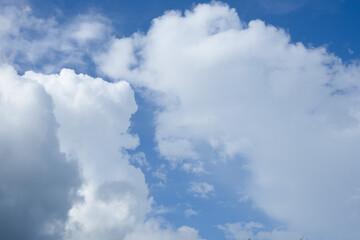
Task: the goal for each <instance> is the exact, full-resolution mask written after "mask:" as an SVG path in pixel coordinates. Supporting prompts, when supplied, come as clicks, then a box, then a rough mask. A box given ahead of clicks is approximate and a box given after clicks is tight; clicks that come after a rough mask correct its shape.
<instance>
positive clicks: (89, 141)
mask: <svg viewBox="0 0 360 240" xmlns="http://www.w3.org/2000/svg"><path fill="white" fill-rule="evenodd" d="M24 78H25V79H29V80H32V81H37V82H38V83H40V84H41V85H43V86H44V89H45V90H46V92H47V93H48V94H50V95H51V97H52V99H53V101H54V114H55V116H56V119H57V120H58V122H59V125H60V128H59V131H58V138H59V142H60V148H61V150H62V151H63V152H64V153H66V154H67V155H68V156H70V157H71V158H73V159H76V160H77V161H78V163H79V166H80V169H81V172H82V176H83V179H84V180H83V185H82V187H81V188H80V191H79V192H78V194H79V196H80V197H81V198H82V201H79V202H77V203H76V204H74V205H73V206H72V208H71V209H70V211H69V219H68V221H67V223H66V226H65V228H66V232H65V234H64V239H68V240H70V239H76V240H79V239H106V240H111V239H138V237H139V236H142V235H144V234H145V235H146V236H154V239H157V238H158V236H160V235H161V236H164V239H184V237H185V239H194V240H195V239H199V238H198V237H197V232H196V231H195V230H194V229H192V228H189V227H182V228H180V229H178V230H176V231H174V230H172V229H171V228H165V229H164V228H162V227H161V226H160V223H159V222H158V221H157V220H155V219H147V218H146V214H148V213H150V211H151V203H152V199H151V198H148V189H147V185H146V183H145V178H144V175H143V173H142V172H141V170H140V169H137V168H135V167H133V166H131V165H130V164H129V161H130V160H131V158H130V157H129V156H128V155H127V153H126V149H134V148H135V147H136V146H137V145H138V137H137V136H136V135H132V134H130V133H129V132H128V131H129V130H128V129H129V127H130V118H131V116H132V114H133V113H135V111H136V110H137V105H136V103H135V98H134V93H133V91H132V89H131V88H130V85H129V84H128V83H127V82H124V81H121V82H116V83H109V82H105V81H104V80H102V79H100V78H92V77H90V76H87V75H84V74H76V73H75V72H74V71H73V70H69V69H63V70H62V71H61V72H60V74H54V75H44V74H39V73H34V72H26V73H25V75H24ZM144 157H145V156H144V155H143V154H138V155H135V156H134V157H133V158H135V159H137V160H139V159H140V158H141V159H140V160H141V161H140V160H139V161H138V162H140V163H141V164H145V162H146V161H145V158H144ZM137 160H136V161H137ZM167 236H168V237H167Z"/></svg>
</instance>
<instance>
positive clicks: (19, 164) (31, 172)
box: [0, 65, 80, 240]
mask: <svg viewBox="0 0 360 240" xmlns="http://www.w3.org/2000/svg"><path fill="white" fill-rule="evenodd" d="M0 112H1V114H0V166H1V167H0V238H1V239H30V240H32V239H60V237H61V234H62V232H63V230H64V223H65V221H66V219H67V214H68V211H69V210H70V208H71V206H72V204H73V203H74V199H75V198H74V197H75V193H76V191H77V188H78V187H79V185H80V178H79V172H78V167H77V164H76V163H75V162H74V161H71V160H70V159H68V158H66V156H65V155H64V154H63V153H61V152H60V149H59V141H58V139H57V137H56V132H57V130H58V123H57V120H56V118H55V116H54V114H53V102H52V99H51V97H50V96H49V95H48V94H47V93H46V92H45V90H44V88H43V87H42V86H41V85H40V84H38V83H36V82H34V81H30V80H26V79H24V78H22V77H20V76H19V75H18V74H17V73H16V71H15V70H14V69H13V68H12V67H10V66H8V65H1V66H0Z"/></svg>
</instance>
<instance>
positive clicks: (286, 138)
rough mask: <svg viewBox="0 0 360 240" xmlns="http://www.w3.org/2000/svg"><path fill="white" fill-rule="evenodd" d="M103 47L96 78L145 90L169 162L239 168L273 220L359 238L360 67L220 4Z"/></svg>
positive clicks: (313, 233) (312, 233) (171, 15)
mask: <svg viewBox="0 0 360 240" xmlns="http://www.w3.org/2000/svg"><path fill="white" fill-rule="evenodd" d="M131 40H132V41H131ZM118 45H121V46H122V47H121V48H120V47H119V49H121V51H119V52H118V54H116V52H115V51H116V49H117V48H116V47H114V46H118ZM109 49H110V50H109V53H108V55H109V56H111V57H112V59H113V61H112V62H111V64H110V63H109V62H106V61H98V64H99V71H100V72H103V73H105V74H107V75H108V76H110V77H112V78H114V79H118V78H126V79H127V80H129V81H130V82H131V83H133V84H134V85H135V86H138V87H145V89H146V90H147V91H146V92H145V93H146V94H145V95H146V96H148V99H151V100H152V101H154V102H155V103H156V104H157V105H158V106H159V107H160V109H161V110H160V111H159V112H158V113H157V115H156V133H155V134H156V137H155V138H156V141H157V144H158V150H159V152H160V154H162V156H164V157H165V158H166V159H168V160H169V161H171V162H172V163H174V164H182V165H183V164H190V165H191V166H192V165H194V163H199V164H200V165H201V164H202V163H204V162H206V161H207V159H209V160H216V159H218V160H230V159H239V158H242V159H245V161H246V163H247V169H248V171H249V172H250V177H249V180H248V181H247V189H246V191H244V193H245V194H246V195H248V196H249V197H250V198H251V200H252V201H253V202H254V204H255V205H256V206H257V207H259V208H261V209H263V210H264V211H265V213H267V214H268V215H269V216H271V217H273V218H275V219H277V220H280V221H282V222H284V223H285V224H287V226H288V228H289V229H294V230H296V231H298V232H301V233H304V234H305V235H307V236H309V237H313V238H319V239H323V238H327V239H338V238H348V239H356V236H358V235H359V234H360V232H359V230H358V228H357V226H358V225H359V224H360V217H359V209H358V208H357V207H356V206H357V205H358V204H359V201H358V199H357V198H356V197H354V196H357V189H358V188H359V184H360V183H359V181H358V177H357V172H358V171H359V170H360V162H359V159H358V156H360V152H359V151H360V150H359V148H358V142H359V138H360V131H359V129H360V128H359V126H360V125H359V123H360V122H359V121H360V118H359V115H360V114H359V113H360V104H359V98H358V96H359V90H358V89H359V87H360V86H359V85H360V82H359V77H360V68H359V66H358V64H356V63H351V64H343V63H342V62H341V59H339V58H337V57H336V56H334V55H332V54H330V53H328V52H327V51H326V49H324V48H308V47H305V46H304V45H303V44H302V43H292V42H291V40H290V36H289V35H288V34H286V33H285V31H284V30H282V29H279V28H276V27H273V26H270V25H266V24H265V23H264V22H262V21H260V20H254V21H251V22H249V23H248V24H245V23H242V22H241V21H240V20H239V18H238V16H237V14H236V12H235V10H234V9H230V8H229V7H228V6H227V5H224V4H221V3H218V2H213V3H212V4H201V5H198V6H196V7H195V8H194V9H193V10H192V11H186V12H185V13H184V15H182V14H181V13H180V12H177V11H170V12H167V13H165V14H164V15H163V16H161V17H159V18H156V19H154V21H153V24H152V26H151V28H150V30H149V31H148V32H147V34H146V35H143V36H139V35H135V36H134V37H133V38H128V39H119V40H115V41H114V42H113V45H112V46H111V47H110V48H109ZM131 51H132V52H133V53H132V55H131V54H129V53H130V52H131ZM104 56H106V54H105V55H104ZM104 56H103V58H105V57H104ZM126 66H127V68H126ZM118 70H119V71H118ZM120 70H121V71H120ZM228 164H231V162H229V163H228ZM188 166H189V165H188ZM239 171H240V170H239ZM225 175H226V174H225ZM234 181H237V180H234ZM234 181H231V182H234ZM334 216H336V217H334Z"/></svg>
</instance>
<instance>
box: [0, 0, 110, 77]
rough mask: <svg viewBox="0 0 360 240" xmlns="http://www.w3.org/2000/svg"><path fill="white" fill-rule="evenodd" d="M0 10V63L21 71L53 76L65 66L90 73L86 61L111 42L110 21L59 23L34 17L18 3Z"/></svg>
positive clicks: (81, 17)
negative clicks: (32, 71) (52, 74)
mask: <svg viewBox="0 0 360 240" xmlns="http://www.w3.org/2000/svg"><path fill="white" fill-rule="evenodd" d="M0 7H1V8H0V22H1V27H0V41H1V42H2V43H3V44H1V46H0V60H1V61H2V62H5V63H8V64H11V65H14V66H16V67H17V69H18V70H21V71H24V70H37V71H41V72H45V73H53V72H57V71H58V70H59V69H61V68H62V67H64V66H67V67H69V66H72V67H74V66H76V67H77V68H79V69H85V70H89V69H88V67H87V64H88V62H86V58H89V56H90V55H92V54H96V52H97V51H98V50H100V49H101V48H102V45H103V44H104V42H107V41H110V39H111V33H112V28H111V25H110V21H109V20H108V19H106V18H104V17H102V16H100V15H97V14H89V15H78V16H75V17H73V18H70V19H68V20H67V21H65V22H64V23H59V22H58V21H57V19H56V18H55V17H49V18H39V17H37V16H36V15H35V14H34V13H33V11H32V9H31V7H29V6H28V5H25V4H24V3H21V2H20V3H19V2H17V3H16V2H13V3H11V4H10V3H6V2H2V3H0ZM90 49H91V50H90Z"/></svg>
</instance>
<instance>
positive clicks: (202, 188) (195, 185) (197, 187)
mask: <svg viewBox="0 0 360 240" xmlns="http://www.w3.org/2000/svg"><path fill="white" fill-rule="evenodd" d="M213 191H215V188H214V186H213V185H211V184H209V183H206V182H191V183H190V186H189V188H188V192H191V193H193V195H194V197H201V198H207V197H208V194H209V193H211V192H213Z"/></svg>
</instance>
